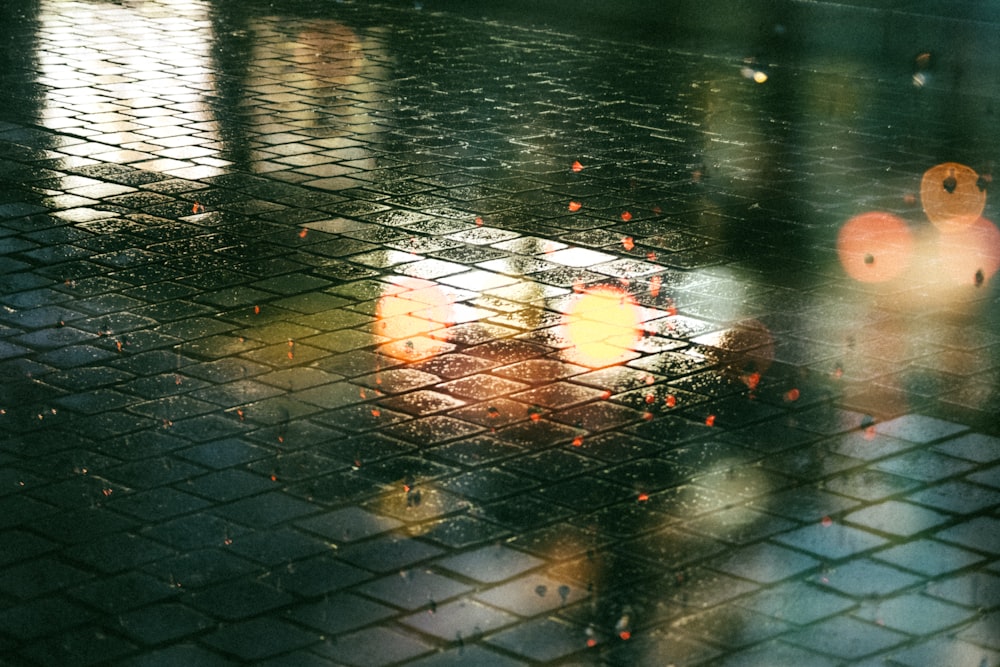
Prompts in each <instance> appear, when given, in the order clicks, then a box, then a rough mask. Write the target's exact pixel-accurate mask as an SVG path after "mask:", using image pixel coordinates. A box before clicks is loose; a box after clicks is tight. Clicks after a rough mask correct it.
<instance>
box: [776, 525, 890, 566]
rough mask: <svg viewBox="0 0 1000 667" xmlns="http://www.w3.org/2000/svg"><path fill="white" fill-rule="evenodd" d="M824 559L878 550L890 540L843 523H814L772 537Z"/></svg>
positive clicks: (836, 558) (841, 557)
mask: <svg viewBox="0 0 1000 667" xmlns="http://www.w3.org/2000/svg"><path fill="white" fill-rule="evenodd" d="M771 539H772V540H774V541H775V542H779V543H781V544H785V545H788V546H791V547H795V548H797V549H801V550H802V551H808V552H809V553H812V554H814V555H817V556H820V557H821V558H823V559H824V560H827V561H830V560H840V559H843V558H848V557H853V556H856V555H859V554H863V553H865V552H868V551H871V550H873V549H876V548H878V547H880V546H882V545H884V544H886V543H887V540H885V539H884V538H881V537H878V536H877V535H874V534H872V533H869V532H867V531H863V530H857V529H855V528H851V527H849V526H844V525H841V524H836V523H834V524H831V525H825V522H824V523H822V524H819V525H816V524H813V525H811V526H806V527H805V528H799V529H798V530H793V531H791V532H787V533H781V534H778V535H775V536H773V537H772V538H771Z"/></svg>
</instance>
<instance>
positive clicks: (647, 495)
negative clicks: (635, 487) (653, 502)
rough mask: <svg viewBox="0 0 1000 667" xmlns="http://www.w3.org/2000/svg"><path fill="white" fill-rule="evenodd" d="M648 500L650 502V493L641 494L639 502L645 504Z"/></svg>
mask: <svg viewBox="0 0 1000 667" xmlns="http://www.w3.org/2000/svg"><path fill="white" fill-rule="evenodd" d="M647 500H649V494H648V493H640V494H639V502H640V503H644V502H646V501H647Z"/></svg>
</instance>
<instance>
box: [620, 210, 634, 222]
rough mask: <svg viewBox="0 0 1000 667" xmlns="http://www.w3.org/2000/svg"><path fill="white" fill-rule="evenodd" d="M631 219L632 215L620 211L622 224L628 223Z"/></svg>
mask: <svg viewBox="0 0 1000 667" xmlns="http://www.w3.org/2000/svg"><path fill="white" fill-rule="evenodd" d="M631 219H632V214H631V213H629V212H628V211H622V221H623V222H628V221H629V220H631Z"/></svg>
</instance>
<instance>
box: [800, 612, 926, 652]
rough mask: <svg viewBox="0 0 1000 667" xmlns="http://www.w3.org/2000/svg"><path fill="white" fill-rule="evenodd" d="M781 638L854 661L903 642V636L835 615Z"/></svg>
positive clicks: (904, 636) (904, 637)
mask: <svg viewBox="0 0 1000 667" xmlns="http://www.w3.org/2000/svg"><path fill="white" fill-rule="evenodd" d="M784 639H785V641H789V642H792V643H794V644H797V645H799V646H802V647H804V648H808V649H811V650H814V651H817V652H820V653H824V654H827V655H833V656H836V657H838V658H840V659H849V660H857V659H859V658H862V657H864V656H866V655H871V654H873V653H875V652H877V651H880V650H884V649H886V648H889V647H892V646H895V645H898V644H900V643H902V642H904V641H905V640H906V635H902V634H899V633H897V632H893V631H891V630H888V629H886V628H883V627H881V626H877V625H873V624H869V623H864V622H862V621H858V620H855V619H853V618H849V617H839V616H838V617H836V618H833V619H829V620H826V621H820V622H819V623H817V624H815V625H812V626H810V627H808V628H806V629H804V630H800V631H798V632H796V633H794V634H791V635H788V636H787V637H785V638H784Z"/></svg>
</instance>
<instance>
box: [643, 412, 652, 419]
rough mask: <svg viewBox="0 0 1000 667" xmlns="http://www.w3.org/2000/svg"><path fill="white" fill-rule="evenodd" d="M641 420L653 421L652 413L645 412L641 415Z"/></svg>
mask: <svg viewBox="0 0 1000 667" xmlns="http://www.w3.org/2000/svg"><path fill="white" fill-rule="evenodd" d="M642 418H643V419H645V420H646V421H653V413H652V412H645V413H643V415H642Z"/></svg>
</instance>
